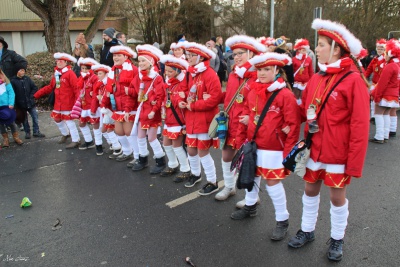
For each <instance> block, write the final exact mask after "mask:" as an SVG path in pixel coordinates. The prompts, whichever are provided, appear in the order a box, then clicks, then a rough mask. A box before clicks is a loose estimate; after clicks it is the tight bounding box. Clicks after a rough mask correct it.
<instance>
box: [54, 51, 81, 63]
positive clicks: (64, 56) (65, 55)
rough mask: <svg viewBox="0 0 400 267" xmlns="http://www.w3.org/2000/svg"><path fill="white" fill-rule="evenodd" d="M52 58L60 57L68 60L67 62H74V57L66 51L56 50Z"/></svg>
mask: <svg viewBox="0 0 400 267" xmlns="http://www.w3.org/2000/svg"><path fill="white" fill-rule="evenodd" d="M54 58H55V59H62V60H66V61H69V62H73V63H76V58H74V57H73V56H71V55H68V54H66V53H59V52H57V53H55V54H54Z"/></svg>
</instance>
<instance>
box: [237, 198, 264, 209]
mask: <svg viewBox="0 0 400 267" xmlns="http://www.w3.org/2000/svg"><path fill="white" fill-rule="evenodd" d="M244 205H246V199H243V200H240V201H239V202H237V203H236V208H238V209H242V208H243V207H244ZM257 205H260V197H257Z"/></svg>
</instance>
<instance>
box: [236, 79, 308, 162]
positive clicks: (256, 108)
mask: <svg viewBox="0 0 400 267" xmlns="http://www.w3.org/2000/svg"><path fill="white" fill-rule="evenodd" d="M257 84H258V83H257V82H255V83H253V84H252V85H251V90H250V92H249V94H248V97H247V100H246V103H245V105H244V107H243V115H249V122H248V124H247V125H244V124H241V123H239V125H240V127H239V130H238V131H239V132H240V135H242V136H244V138H247V139H248V140H251V139H252V138H253V135H254V131H255V129H256V124H255V123H254V117H255V116H256V115H260V114H261V112H262V110H263V108H264V106H265V104H266V103H267V101H268V99H269V97H270V96H271V95H272V93H273V92H269V91H266V93H265V94H266V98H265V99H263V98H261V97H260V96H258V95H257V94H256V91H255V90H254V87H255V86H257ZM278 90H281V91H280V92H279V93H278V95H277V96H276V97H275V99H274V101H273V102H272V104H271V106H270V107H269V109H268V112H267V115H266V116H265V118H264V120H263V121H262V124H261V127H260V129H259V130H258V132H257V135H256V139H255V141H256V144H257V148H259V149H264V150H273V151H283V155H284V157H285V156H286V155H287V154H288V153H289V152H290V150H291V149H292V148H293V146H294V145H295V144H296V142H297V141H298V139H299V134H300V124H301V121H300V110H299V107H298V105H297V103H296V99H295V97H294V95H293V93H292V92H291V91H290V90H289V89H287V88H283V89H278ZM256 113H257V114H256ZM286 126H289V127H290V131H289V133H288V134H285V133H284V132H282V128H284V127H286Z"/></svg>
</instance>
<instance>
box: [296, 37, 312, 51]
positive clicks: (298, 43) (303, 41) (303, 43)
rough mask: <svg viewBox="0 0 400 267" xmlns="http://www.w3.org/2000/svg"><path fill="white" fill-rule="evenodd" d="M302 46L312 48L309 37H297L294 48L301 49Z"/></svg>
mask: <svg viewBox="0 0 400 267" xmlns="http://www.w3.org/2000/svg"><path fill="white" fill-rule="evenodd" d="M302 48H310V43H309V42H308V40H307V39H297V40H296V41H295V43H294V50H299V49H302Z"/></svg>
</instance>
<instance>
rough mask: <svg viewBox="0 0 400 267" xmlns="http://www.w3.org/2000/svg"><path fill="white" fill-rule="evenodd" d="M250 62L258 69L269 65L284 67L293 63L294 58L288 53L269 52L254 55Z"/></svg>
mask: <svg viewBox="0 0 400 267" xmlns="http://www.w3.org/2000/svg"><path fill="white" fill-rule="evenodd" d="M249 63H250V64H251V65H253V66H254V67H255V68H257V69H259V68H264V67H267V66H278V67H284V66H285V65H291V64H292V59H291V58H290V57H289V56H288V55H286V54H279V53H274V52H267V53H264V54H261V55H259V56H255V57H253V58H252V59H250V60H249Z"/></svg>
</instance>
